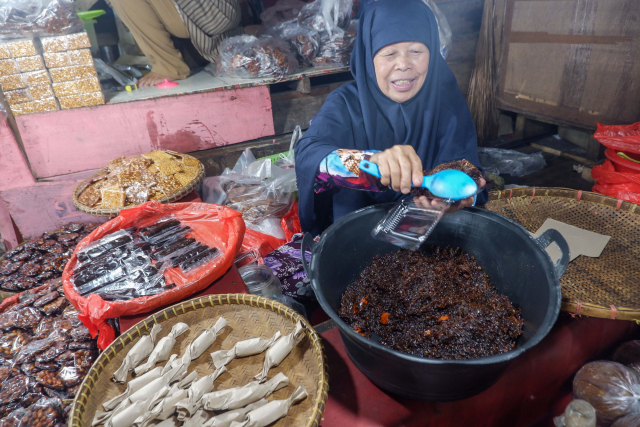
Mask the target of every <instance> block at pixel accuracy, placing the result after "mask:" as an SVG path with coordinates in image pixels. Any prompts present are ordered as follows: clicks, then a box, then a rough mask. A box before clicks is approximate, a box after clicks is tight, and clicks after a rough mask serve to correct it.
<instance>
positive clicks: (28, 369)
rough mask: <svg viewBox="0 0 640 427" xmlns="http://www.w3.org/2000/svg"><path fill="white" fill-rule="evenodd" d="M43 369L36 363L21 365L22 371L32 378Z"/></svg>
mask: <svg viewBox="0 0 640 427" xmlns="http://www.w3.org/2000/svg"><path fill="white" fill-rule="evenodd" d="M41 370H42V369H40V368H39V367H37V366H36V364H35V363H23V364H22V365H20V371H21V372H22V373H23V374H25V375H28V376H30V377H32V376H34V375H35V374H36V373H38V372H40V371H41Z"/></svg>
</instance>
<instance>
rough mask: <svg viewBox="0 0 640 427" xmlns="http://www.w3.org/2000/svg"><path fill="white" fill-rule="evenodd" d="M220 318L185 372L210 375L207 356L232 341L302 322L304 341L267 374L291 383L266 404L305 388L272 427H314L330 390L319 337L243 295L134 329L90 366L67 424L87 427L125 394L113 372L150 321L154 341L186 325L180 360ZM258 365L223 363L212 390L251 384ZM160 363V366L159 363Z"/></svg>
mask: <svg viewBox="0 0 640 427" xmlns="http://www.w3.org/2000/svg"><path fill="white" fill-rule="evenodd" d="M220 316H222V317H224V318H225V319H226V320H227V322H228V325H227V327H226V328H224V330H223V331H222V332H221V333H220V334H219V335H218V338H217V339H216V341H215V342H214V343H213V345H211V347H209V348H208V349H207V350H206V351H205V352H204V354H203V355H202V356H200V357H199V358H198V359H196V360H194V361H193V362H191V365H190V367H189V372H192V371H193V370H195V371H197V372H198V375H199V376H200V377H202V376H204V375H208V374H211V373H212V372H213V371H214V370H215V369H214V368H213V364H212V362H211V356H210V353H212V352H214V351H217V350H221V349H223V350H228V349H231V348H232V347H233V345H234V344H235V343H236V342H238V341H241V340H244V339H249V338H254V337H263V338H270V337H272V336H273V334H274V333H275V332H276V331H280V332H281V333H282V335H287V334H289V333H291V332H292V331H293V330H294V328H295V324H296V323H297V322H298V321H302V322H303V323H304V324H305V325H306V329H305V333H306V337H305V339H303V340H302V341H301V342H300V343H299V344H298V345H297V346H296V347H295V348H294V349H293V351H292V352H291V354H289V356H287V358H286V359H285V360H284V361H283V362H282V363H281V364H280V365H279V366H278V367H277V368H272V369H271V370H270V371H269V378H272V377H273V376H274V375H276V374H277V373H279V372H282V373H284V374H285V375H286V376H287V377H289V380H290V383H289V385H288V386H287V387H285V388H283V389H281V390H279V391H277V392H275V393H274V394H273V395H272V397H270V398H269V400H272V399H286V398H288V397H289V396H290V395H291V393H292V392H293V390H295V388H296V387H297V386H298V385H300V384H302V385H304V387H305V388H306V390H307V393H308V397H307V398H306V399H304V400H303V401H301V402H300V403H298V404H295V405H294V406H292V407H291V409H290V411H289V413H288V414H287V416H286V417H284V418H282V419H280V420H279V421H278V422H276V423H275V424H272V426H274V427H275V426H277V427H294V426H295V427H312V426H318V425H319V423H320V419H321V415H322V411H323V410H324V405H325V401H326V399H327V393H328V387H329V386H328V383H329V380H328V378H327V374H326V369H325V359H324V355H323V351H322V345H321V344H320V339H319V337H318V335H317V334H316V332H315V330H314V329H313V328H312V327H311V326H310V325H309V324H308V323H307V322H306V320H304V318H302V317H301V316H300V315H299V314H298V313H296V312H295V311H294V310H292V309H290V308H289V307H286V306H284V305H282V304H279V303H277V302H275V301H273V300H270V299H267V298H263V297H258V296H256V295H247V294H226V295H208V296H204V297H200V298H196V299H192V300H190V301H186V302H183V303H180V304H177V305H174V306H172V307H169V308H167V309H165V310H163V311H161V312H158V313H156V314H154V315H153V316H150V317H148V318H147V319H145V320H143V321H142V322H140V323H138V324H137V325H135V326H133V327H132V328H131V329H129V331H127V332H125V333H124V334H123V335H122V336H120V337H119V338H117V339H116V340H115V341H114V342H113V343H112V344H111V345H110V346H109V347H107V349H105V351H104V352H102V354H101V355H100V357H98V360H96V362H95V363H94V364H93V367H92V368H91V369H90V371H89V373H88V374H87V376H86V377H85V379H84V381H83V382H82V384H81V385H80V389H79V392H78V394H77V396H76V398H75V400H74V402H73V407H72V409H71V413H70V415H69V426H70V427H80V426H82V427H84V426H91V422H92V420H93V417H94V415H95V412H96V410H102V403H103V402H106V401H107V400H109V399H111V398H113V397H115V396H117V395H119V394H121V393H123V392H124V390H125V389H126V386H125V385H124V384H115V383H114V382H112V381H111V377H112V375H113V372H115V371H116V370H117V369H118V368H119V367H120V365H121V364H122V360H123V359H124V357H125V356H126V355H127V353H128V352H129V350H131V348H132V347H133V346H134V345H135V343H136V342H137V341H138V339H139V338H140V337H141V336H142V335H147V334H149V331H150V330H151V327H152V326H153V324H154V323H158V324H160V325H161V326H162V331H161V332H160V334H159V335H158V338H157V339H158V340H159V339H160V338H162V337H164V336H166V335H167V334H168V333H169V331H170V330H171V328H172V327H173V325H175V324H176V323H178V322H184V323H186V324H187V325H189V328H190V329H189V330H188V331H187V332H186V333H184V334H183V335H181V336H180V337H178V339H177V340H176V344H175V346H174V347H173V351H172V353H176V354H178V356H182V354H184V350H185V348H186V347H187V345H188V344H189V343H191V341H192V340H193V339H194V338H196V336H197V335H198V333H199V332H200V331H201V330H203V329H205V328H210V327H211V326H213V325H214V324H215V322H216V321H217V320H218V318H219V317H220ZM263 361H264V353H263V354H261V355H257V356H251V357H246V358H242V359H235V360H233V361H232V362H231V363H229V364H228V365H227V369H228V372H226V373H224V374H223V375H222V376H221V377H220V378H218V379H217V380H216V383H215V390H224V389H228V388H232V387H239V386H243V385H245V384H248V383H249V382H251V381H253V380H254V379H253V377H254V375H256V374H257V373H258V372H260V370H261V369H262V364H263ZM160 365H164V362H162V363H161V364H160ZM131 378H132V375H131V373H129V377H128V379H127V381H129V380H131Z"/></svg>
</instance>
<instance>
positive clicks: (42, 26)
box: [0, 0, 84, 39]
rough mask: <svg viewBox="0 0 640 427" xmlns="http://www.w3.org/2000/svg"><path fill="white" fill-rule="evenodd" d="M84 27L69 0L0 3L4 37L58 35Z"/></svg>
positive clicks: (0, 20) (1, 36) (10, 0)
mask: <svg viewBox="0 0 640 427" xmlns="http://www.w3.org/2000/svg"><path fill="white" fill-rule="evenodd" d="M83 29H84V24H83V23H82V21H81V20H80V18H78V15H77V14H76V12H75V11H74V10H73V3H72V2H71V1H69V0H5V1H3V2H2V3H1V5H0V38H5V39H14V38H20V37H35V36H55V35H63V34H71V33H77V32H80V31H82V30H83Z"/></svg>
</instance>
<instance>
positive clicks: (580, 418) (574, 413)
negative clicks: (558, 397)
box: [553, 399, 596, 427]
mask: <svg viewBox="0 0 640 427" xmlns="http://www.w3.org/2000/svg"><path fill="white" fill-rule="evenodd" d="M553 423H554V424H555V426H556V427H596V410H595V409H593V406H591V405H590V404H589V402H586V401H584V400H580V399H576V400H573V401H571V403H569V404H568V405H567V408H566V409H565V411H564V413H563V414H562V415H560V416H559V417H555V418H554V419H553Z"/></svg>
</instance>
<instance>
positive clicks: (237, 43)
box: [216, 35, 298, 79]
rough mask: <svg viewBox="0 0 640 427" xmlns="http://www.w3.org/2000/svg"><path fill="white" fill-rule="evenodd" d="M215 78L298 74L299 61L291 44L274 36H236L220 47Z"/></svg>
mask: <svg viewBox="0 0 640 427" xmlns="http://www.w3.org/2000/svg"><path fill="white" fill-rule="evenodd" d="M219 52H220V54H219V55H218V59H217V60H216V76H218V77H240V78H244V79H248V78H256V77H280V78H281V77H285V76H288V75H289V74H293V73H295V72H296V71H298V60H297V59H296V58H295V56H294V55H293V53H292V52H291V51H290V50H289V45H288V44H287V43H286V42H285V41H283V40H279V39H276V38H274V37H268V36H262V37H259V38H258V37H255V36H246V35H245V36H236V37H230V38H228V39H226V40H224V41H223V42H222V43H221V44H220V49H219Z"/></svg>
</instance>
